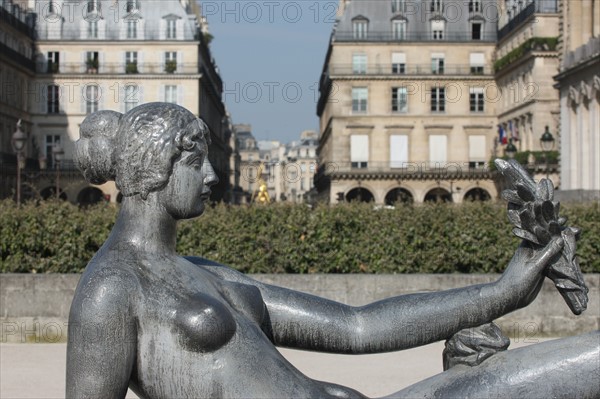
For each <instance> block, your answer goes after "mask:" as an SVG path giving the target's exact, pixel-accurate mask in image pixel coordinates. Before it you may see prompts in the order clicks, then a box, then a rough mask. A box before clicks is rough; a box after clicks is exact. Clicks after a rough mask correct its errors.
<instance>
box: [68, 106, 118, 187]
mask: <svg viewBox="0 0 600 399" xmlns="http://www.w3.org/2000/svg"><path fill="white" fill-rule="evenodd" d="M121 116H122V114H120V113H118V112H115V111H99V112H95V113H93V114H91V115H89V116H87V117H86V118H85V119H84V120H83V122H82V123H81V126H80V128H79V140H77V142H76V143H75V163H76V165H77V167H78V168H79V170H81V172H82V173H83V176H84V177H85V179H86V180H87V181H89V182H90V183H93V184H102V183H106V182H107V181H109V180H114V179H115V169H116V168H115V161H114V159H115V156H114V152H115V147H116V143H115V138H116V136H117V132H118V129H119V121H120V119H121Z"/></svg>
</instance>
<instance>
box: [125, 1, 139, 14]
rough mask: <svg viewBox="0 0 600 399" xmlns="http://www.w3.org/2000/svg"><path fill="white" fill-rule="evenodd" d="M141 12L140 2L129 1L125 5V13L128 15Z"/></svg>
mask: <svg viewBox="0 0 600 399" xmlns="http://www.w3.org/2000/svg"><path fill="white" fill-rule="evenodd" d="M139 10H140V3H139V1H138V0H128V1H127V3H126V4H125V11H126V12H128V13H132V12H137V11H139Z"/></svg>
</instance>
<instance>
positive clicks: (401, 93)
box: [392, 87, 408, 112]
mask: <svg viewBox="0 0 600 399" xmlns="http://www.w3.org/2000/svg"><path fill="white" fill-rule="evenodd" d="M407 111H408V95H407V92H406V87H392V112H407Z"/></svg>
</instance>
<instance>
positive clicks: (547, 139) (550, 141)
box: [540, 126, 554, 178]
mask: <svg viewBox="0 0 600 399" xmlns="http://www.w3.org/2000/svg"><path fill="white" fill-rule="evenodd" d="M540 146H541V147H542V151H543V152H544V158H545V159H546V178H550V168H549V166H548V152H549V151H552V150H553V149H554V137H553V136H552V133H550V128H549V127H548V126H546V130H545V131H544V134H542V137H541V138H540Z"/></svg>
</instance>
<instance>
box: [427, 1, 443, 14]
mask: <svg viewBox="0 0 600 399" xmlns="http://www.w3.org/2000/svg"><path fill="white" fill-rule="evenodd" d="M429 8H430V11H432V12H444V1H443V0H431V2H430V7H429Z"/></svg>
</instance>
